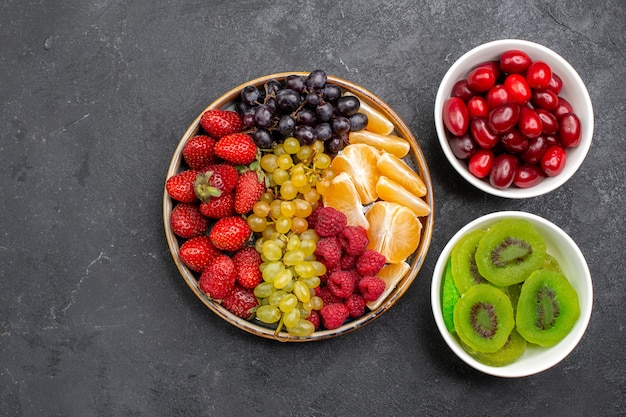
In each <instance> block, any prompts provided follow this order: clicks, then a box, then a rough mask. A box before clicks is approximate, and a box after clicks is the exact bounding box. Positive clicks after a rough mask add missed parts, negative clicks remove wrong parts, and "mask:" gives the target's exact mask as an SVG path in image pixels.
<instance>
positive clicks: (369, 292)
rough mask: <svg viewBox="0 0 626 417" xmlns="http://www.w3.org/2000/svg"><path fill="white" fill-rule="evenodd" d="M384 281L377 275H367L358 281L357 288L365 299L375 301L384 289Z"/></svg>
mask: <svg viewBox="0 0 626 417" xmlns="http://www.w3.org/2000/svg"><path fill="white" fill-rule="evenodd" d="M385 287H386V284H385V281H383V280H382V279H380V278H378V277H372V276H367V277H363V278H361V281H359V290H360V291H361V295H362V296H363V298H364V299H365V301H375V300H377V299H378V297H380V295H381V294H382V293H383V292H384V291H385Z"/></svg>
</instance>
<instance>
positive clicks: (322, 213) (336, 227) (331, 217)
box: [315, 207, 348, 237]
mask: <svg viewBox="0 0 626 417" xmlns="http://www.w3.org/2000/svg"><path fill="white" fill-rule="evenodd" d="M347 224H348V218H347V217H346V215H345V214H343V213H342V212H340V211H339V210H337V209H335V208H333V207H322V208H321V209H319V210H317V213H316V216H315V232H316V233H317V234H318V236H320V237H328V236H336V235H338V234H339V233H341V231H342V230H343V229H344V228H345V227H346V225H347Z"/></svg>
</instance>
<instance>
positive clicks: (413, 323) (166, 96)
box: [0, 0, 626, 416]
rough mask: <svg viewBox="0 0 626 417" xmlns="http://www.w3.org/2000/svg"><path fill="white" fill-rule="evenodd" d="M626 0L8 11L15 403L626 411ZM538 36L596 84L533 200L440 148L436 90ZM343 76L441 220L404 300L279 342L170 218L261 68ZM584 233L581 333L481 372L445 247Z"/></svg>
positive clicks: (2, 148) (44, 407)
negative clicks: (553, 350) (579, 157)
mask: <svg viewBox="0 0 626 417" xmlns="http://www.w3.org/2000/svg"><path fill="white" fill-rule="evenodd" d="M625 33H626V6H625V5H624V3H623V2H622V1H620V0H607V1H595V2H583V1H555V0H552V1H532V2H518V1H511V0H506V1H476V2H454V1H446V2H442V1H439V0H432V1H354V2H337V1H328V0H325V1H299V0H295V1H294V0H290V1H282V0H280V1H241V2H233V1H186V0H182V1H169V0H165V1H160V2H150V1H144V0H138V1H118V0H111V1H94V0H83V1H77V0H67V1H63V2H61V1H48V2H26V1H22V0H7V1H3V2H2V4H0V74H1V80H2V81H1V83H0V86H1V87H0V127H1V130H0V178H1V181H2V183H1V187H0V190H1V193H2V194H1V200H0V204H1V209H2V217H1V220H0V278H1V281H0V415H3V416H40V415H46V416H144V415H151V416H174V415H175V416H192V415H193V416H197V415H213V416H233V415H258V416H265V415H280V416H296V415H298V416H348V415H355V416H356V415H359V416H360V415H394V416H404V415H515V416H523V415H559V416H565V415H588V416H607V415H626V400H625V399H624V398H625V395H626V376H625V375H626V364H625V362H626V355H625V354H624V352H625V349H624V342H625V341H626V340H625V337H624V318H625V316H626V314H625V313H626V309H625V307H624V305H625V303H626V297H625V284H624V274H625V271H624V251H625V249H626V245H624V242H623V239H624V234H623V233H624V231H625V230H626V227H625V222H624V206H625V203H626V199H625V197H624V195H625V187H624V175H625V174H626V172H625V169H624V168H625V167H624V159H625V158H626V155H625V152H624V149H625V142H626V141H625V134H624V129H625V123H624V113H625V110H626V108H625V104H624V103H625V102H626V88H625V87H624V82H625V78H626V69H625V68H626V54H625V51H626V38H625ZM502 38H521V39H527V40H531V41H535V42H538V43H541V44H543V45H546V46H549V47H551V48H552V49H554V50H555V51H556V52H558V53H560V54H561V55H562V56H563V57H564V58H565V59H567V60H568V61H569V62H570V63H571V64H572V65H573V66H574V68H576V69H577V71H578V72H579V74H580V76H581V77H582V79H583V80H584V81H585V82H586V84H587V87H588V89H589V93H590V95H591V99H592V101H593V105H594V110H595V126H596V128H595V135H594V142H593V145H592V146H591V150H590V152H589V155H588V157H587V159H586V161H585V163H584V164H583V165H582V168H581V169H580V171H579V172H578V173H577V174H576V175H575V176H574V177H573V178H572V179H571V180H570V181H569V182H568V183H567V184H566V185H565V186H564V187H562V188H561V189H559V190H557V191H555V192H553V193H551V194H549V195H546V196H543V197H538V198H534V199H530V200H526V201H515V200H504V199H500V198H497V197H491V196H488V195H486V194H483V193H481V192H479V191H476V190H473V189H471V188H470V187H469V186H468V184H466V183H465V182H464V181H463V180H462V179H461V178H460V177H459V176H458V175H456V174H455V173H454V172H453V170H452V168H451V167H450V166H449V164H448V163H447V162H446V161H445V159H444V156H443V153H442V152H441V151H440V149H439V147H438V144H437V140H436V135H435V129H434V123H433V115H432V113H433V102H434V97H435V94H436V90H437V87H438V84H439V81H440V80H441V78H442V77H443V75H444V73H445V71H446V70H447V69H448V67H449V66H450V65H451V64H452V63H453V62H454V61H455V60H456V59H457V58H458V57H460V56H461V55H462V54H463V53H464V52H465V51H467V50H469V49H471V48H473V47H475V46H477V45H479V44H481V43H484V42H487V41H491V40H495V39H502ZM316 68H322V69H325V70H326V71H327V72H328V73H330V74H332V75H336V76H339V77H342V78H346V79H348V80H350V81H352V82H354V83H357V84H360V85H361V86H363V87H365V88H367V89H369V90H370V91H372V92H374V93H376V94H377V95H379V96H380V97H381V98H382V99H383V100H384V101H386V102H387V103H389V104H390V105H391V106H392V107H393V108H394V109H395V110H396V111H397V112H398V113H399V114H400V116H401V117H403V118H404V120H405V121H406V122H407V123H408V125H409V126H410V128H411V129H412V130H413V132H414V133H415V134H416V136H417V137H418V139H419V142H420V145H421V146H422V148H423V150H424V153H425V155H426V158H427V160H428V163H429V166H430V169H431V174H432V177H433V181H434V188H435V204H436V211H435V216H436V217H435V219H436V221H435V225H436V227H435V231H434V234H433V240H432V246H431V248H430V251H429V254H428V257H427V259H426V263H425V264H424V267H423V268H422V270H421V272H420V273H419V275H418V277H417V279H416V281H415V282H414V284H413V285H412V287H411V288H410V289H409V290H408V292H407V293H406V294H405V296H404V297H403V298H402V299H401V300H400V301H399V302H398V303H397V304H396V305H395V306H394V308H392V309H391V310H390V311H388V312H387V313H386V314H385V315H384V316H382V317H381V318H379V319H378V320H376V321H374V322H373V323H371V324H369V325H367V326H366V327H365V328H363V329H360V330H358V331H357V332H353V333H351V334H348V335H345V336H342V337H340V338H337V339H332V340H328V341H323V342H317V343H306V344H281V343H278V342H272V341H268V340H265V339H261V338H259V337H255V336H252V335H249V334H247V333H245V332H243V331H242V330H239V329H237V328H235V327H232V326H231V325H229V324H227V323H225V322H224V321H222V320H221V319H219V318H218V317H217V316H215V315H214V314H212V313H211V312H210V311H209V310H208V309H207V308H206V307H205V306H204V305H203V304H202V303H201V302H200V301H199V300H198V299H197V298H196V297H195V296H194V295H193V294H192V292H191V291H190V290H189V289H188V287H187V286H186V284H185V283H184V282H183V280H182V278H181V277H180V275H179V274H178V272H177V269H176V267H175V265H174V263H173V261H172V258H171V256H170V254H169V251H168V248H167V244H166V241H165V235H164V232H163V227H162V215H161V201H162V200H161V199H162V191H163V183H164V177H165V172H166V170H167V166H168V164H169V161H170V158H171V155H172V153H173V151H174V149H175V147H176V145H177V142H178V140H179V138H180V136H181V135H182V134H183V132H184V131H185V129H186V127H187V126H188V125H189V123H191V121H192V120H193V119H194V118H195V117H196V115H197V114H198V113H199V112H200V111H201V110H202V109H203V108H204V107H206V106H207V105H208V104H209V103H210V102H212V101H213V100H215V99H216V98H217V97H219V96H220V95H221V94H223V93H224V92H226V91H227V90H229V89H230V88H232V87H234V86H237V85H239V84H241V83H243V82H245V81H246V80H249V79H252V78H256V77H258V76H261V75H265V74H271V73H275V72H282V71H296V70H300V71H310V70H313V69H316ZM507 209H513V210H524V211H528V212H531V213H535V214H539V215H541V216H544V217H546V218H547V219H549V220H551V221H553V222H554V223H556V224H557V225H558V226H560V227H561V228H563V229H564V230H565V231H566V232H567V233H568V234H570V236H571V237H572V238H573V239H574V240H575V241H576V242H577V243H578V245H579V246H580V249H581V250H582V252H583V253H584V255H585V257H586V258H587V260H588V263H589V267H590V269H591V272H592V276H593V280H594V290H595V294H594V310H593V315H592V318H591V322H590V323H589V328H588V331H587V333H586V334H585V336H584V338H583V339H582V341H581V343H580V344H579V345H578V347H577V348H576V349H575V350H574V351H573V352H572V353H571V355H569V356H568V357H567V358H566V359H565V360H564V361H563V362H561V363H560V364H559V365H558V366H556V367H554V368H552V369H550V370H548V371H546V372H544V373H542V374H539V375H535V376H532V377H527V378H521V379H513V380H510V379H501V378H495V377H490V376H486V375H483V374H480V373H479V372H476V371H474V370H472V369H471V368H469V367H468V366H466V365H465V364H464V363H462V362H461V361H460V360H459V359H457V358H456V357H455V356H454V354H453V353H452V352H451V351H450V350H449V349H448V348H447V346H446V345H445V343H444V342H443V340H442V339H441V337H440V335H439V334H438V332H437V329H436V326H435V324H434V321H433V319H432V314H431V309H430V308H431V307H430V298H429V291H430V278H431V273H432V270H433V268H434V265H435V262H436V259H437V256H438V254H439V253H440V251H441V249H442V248H443V246H444V245H445V244H446V242H447V240H448V239H449V238H450V237H451V236H452V235H453V234H454V233H455V232H456V231H457V230H458V229H459V228H461V227H462V226H463V225H464V224H466V223H467V222H469V221H471V220H473V219H474V218H476V217H479V216H481V215H483V214H485V213H489V212H492V211H496V210H507Z"/></svg>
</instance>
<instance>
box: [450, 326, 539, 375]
mask: <svg viewBox="0 0 626 417" xmlns="http://www.w3.org/2000/svg"><path fill="white" fill-rule="evenodd" d="M526 346H528V342H527V341H526V339H524V338H523V337H522V336H521V335H520V334H519V333H518V332H517V330H515V329H513V331H512V332H511V334H510V335H509V339H508V340H507V341H506V343H505V344H504V346H502V348H500V349H499V350H497V351H496V352H492V353H485V352H478V351H476V350H474V349H472V348H470V347H469V346H467V345H466V344H464V343H461V347H462V348H463V349H464V350H465V351H466V352H467V353H469V354H470V355H472V357H473V358H474V359H476V360H477V361H478V362H480V363H482V364H485V365H488V366H505V365H510V364H512V363H513V362H515V361H516V360H518V359H519V358H520V357H521V356H522V355H523V354H524V352H526Z"/></svg>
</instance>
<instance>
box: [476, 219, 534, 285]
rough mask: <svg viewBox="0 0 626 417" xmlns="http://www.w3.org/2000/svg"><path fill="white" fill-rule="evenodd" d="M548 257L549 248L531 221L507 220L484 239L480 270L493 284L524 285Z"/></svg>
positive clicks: (480, 246) (479, 255) (480, 248)
mask: <svg viewBox="0 0 626 417" xmlns="http://www.w3.org/2000/svg"><path fill="white" fill-rule="evenodd" d="M545 256H546V244H545V242H544V241H543V238H542V237H541V235H540V234H539V232H538V231H537V229H535V227H534V226H533V225H532V224H531V223H530V222H529V221H527V220H524V219H506V220H500V221H499V222H497V223H496V224H494V225H493V226H492V227H491V228H490V229H489V230H487V233H485V235H484V236H483V237H482V239H480V242H479V243H478V248H477V249H476V266H477V267H478V271H479V272H480V274H481V275H482V276H483V277H485V278H486V279H487V280H488V281H489V282H491V283H492V284H494V285H497V286H500V287H505V286H508V285H512V284H516V283H518V282H522V281H524V280H525V279H526V278H527V277H528V276H529V275H530V274H531V273H532V272H533V271H535V270H537V269H539V267H541V265H542V264H543V261H544V259H545Z"/></svg>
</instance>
